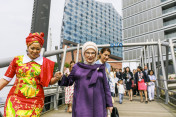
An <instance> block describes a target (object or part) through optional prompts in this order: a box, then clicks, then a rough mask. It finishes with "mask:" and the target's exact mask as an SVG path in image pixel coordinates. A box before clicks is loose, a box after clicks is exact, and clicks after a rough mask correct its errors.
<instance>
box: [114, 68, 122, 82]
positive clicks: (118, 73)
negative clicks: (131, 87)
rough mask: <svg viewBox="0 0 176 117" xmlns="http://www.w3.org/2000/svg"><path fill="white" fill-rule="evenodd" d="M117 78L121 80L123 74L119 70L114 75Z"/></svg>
mask: <svg viewBox="0 0 176 117" xmlns="http://www.w3.org/2000/svg"><path fill="white" fill-rule="evenodd" d="M116 76H117V78H119V79H120V80H123V73H122V69H119V72H117V73H116Z"/></svg>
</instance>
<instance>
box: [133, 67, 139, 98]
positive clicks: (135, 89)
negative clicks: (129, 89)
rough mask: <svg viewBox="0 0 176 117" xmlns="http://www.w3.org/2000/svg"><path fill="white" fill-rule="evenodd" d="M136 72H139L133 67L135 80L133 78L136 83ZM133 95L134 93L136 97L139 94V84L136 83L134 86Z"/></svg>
mask: <svg viewBox="0 0 176 117" xmlns="http://www.w3.org/2000/svg"><path fill="white" fill-rule="evenodd" d="M136 72H137V70H136V69H133V80H132V82H133V83H134V78H135V74H136ZM133 95H134V97H136V95H139V90H138V84H136V86H134V87H133Z"/></svg>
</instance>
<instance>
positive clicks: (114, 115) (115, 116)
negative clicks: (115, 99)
mask: <svg viewBox="0 0 176 117" xmlns="http://www.w3.org/2000/svg"><path fill="white" fill-rule="evenodd" d="M111 117H119V112H118V110H117V108H116V107H113V109H112V113H111Z"/></svg>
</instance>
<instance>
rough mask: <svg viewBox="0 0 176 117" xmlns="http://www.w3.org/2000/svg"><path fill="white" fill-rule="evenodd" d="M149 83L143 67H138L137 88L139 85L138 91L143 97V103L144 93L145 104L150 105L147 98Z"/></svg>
mask: <svg viewBox="0 0 176 117" xmlns="http://www.w3.org/2000/svg"><path fill="white" fill-rule="evenodd" d="M148 82H149V79H148V77H147V75H146V74H145V72H144V71H142V67H141V66H138V67H137V72H136V74H135V86H136V84H138V90H139V93H140V97H141V102H143V95H142V94H143V91H144V95H145V103H148V98H147V83H148Z"/></svg>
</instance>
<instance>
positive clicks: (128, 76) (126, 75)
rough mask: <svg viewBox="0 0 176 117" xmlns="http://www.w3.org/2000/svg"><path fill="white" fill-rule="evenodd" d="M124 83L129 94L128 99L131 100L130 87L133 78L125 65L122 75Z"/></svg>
mask: <svg viewBox="0 0 176 117" xmlns="http://www.w3.org/2000/svg"><path fill="white" fill-rule="evenodd" d="M123 77H124V79H125V83H126V89H127V90H128V95H129V100H130V101H132V100H133V99H132V98H133V88H132V87H131V85H132V80H133V73H132V72H131V71H130V68H129V67H126V69H125V73H124V75H123Z"/></svg>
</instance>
